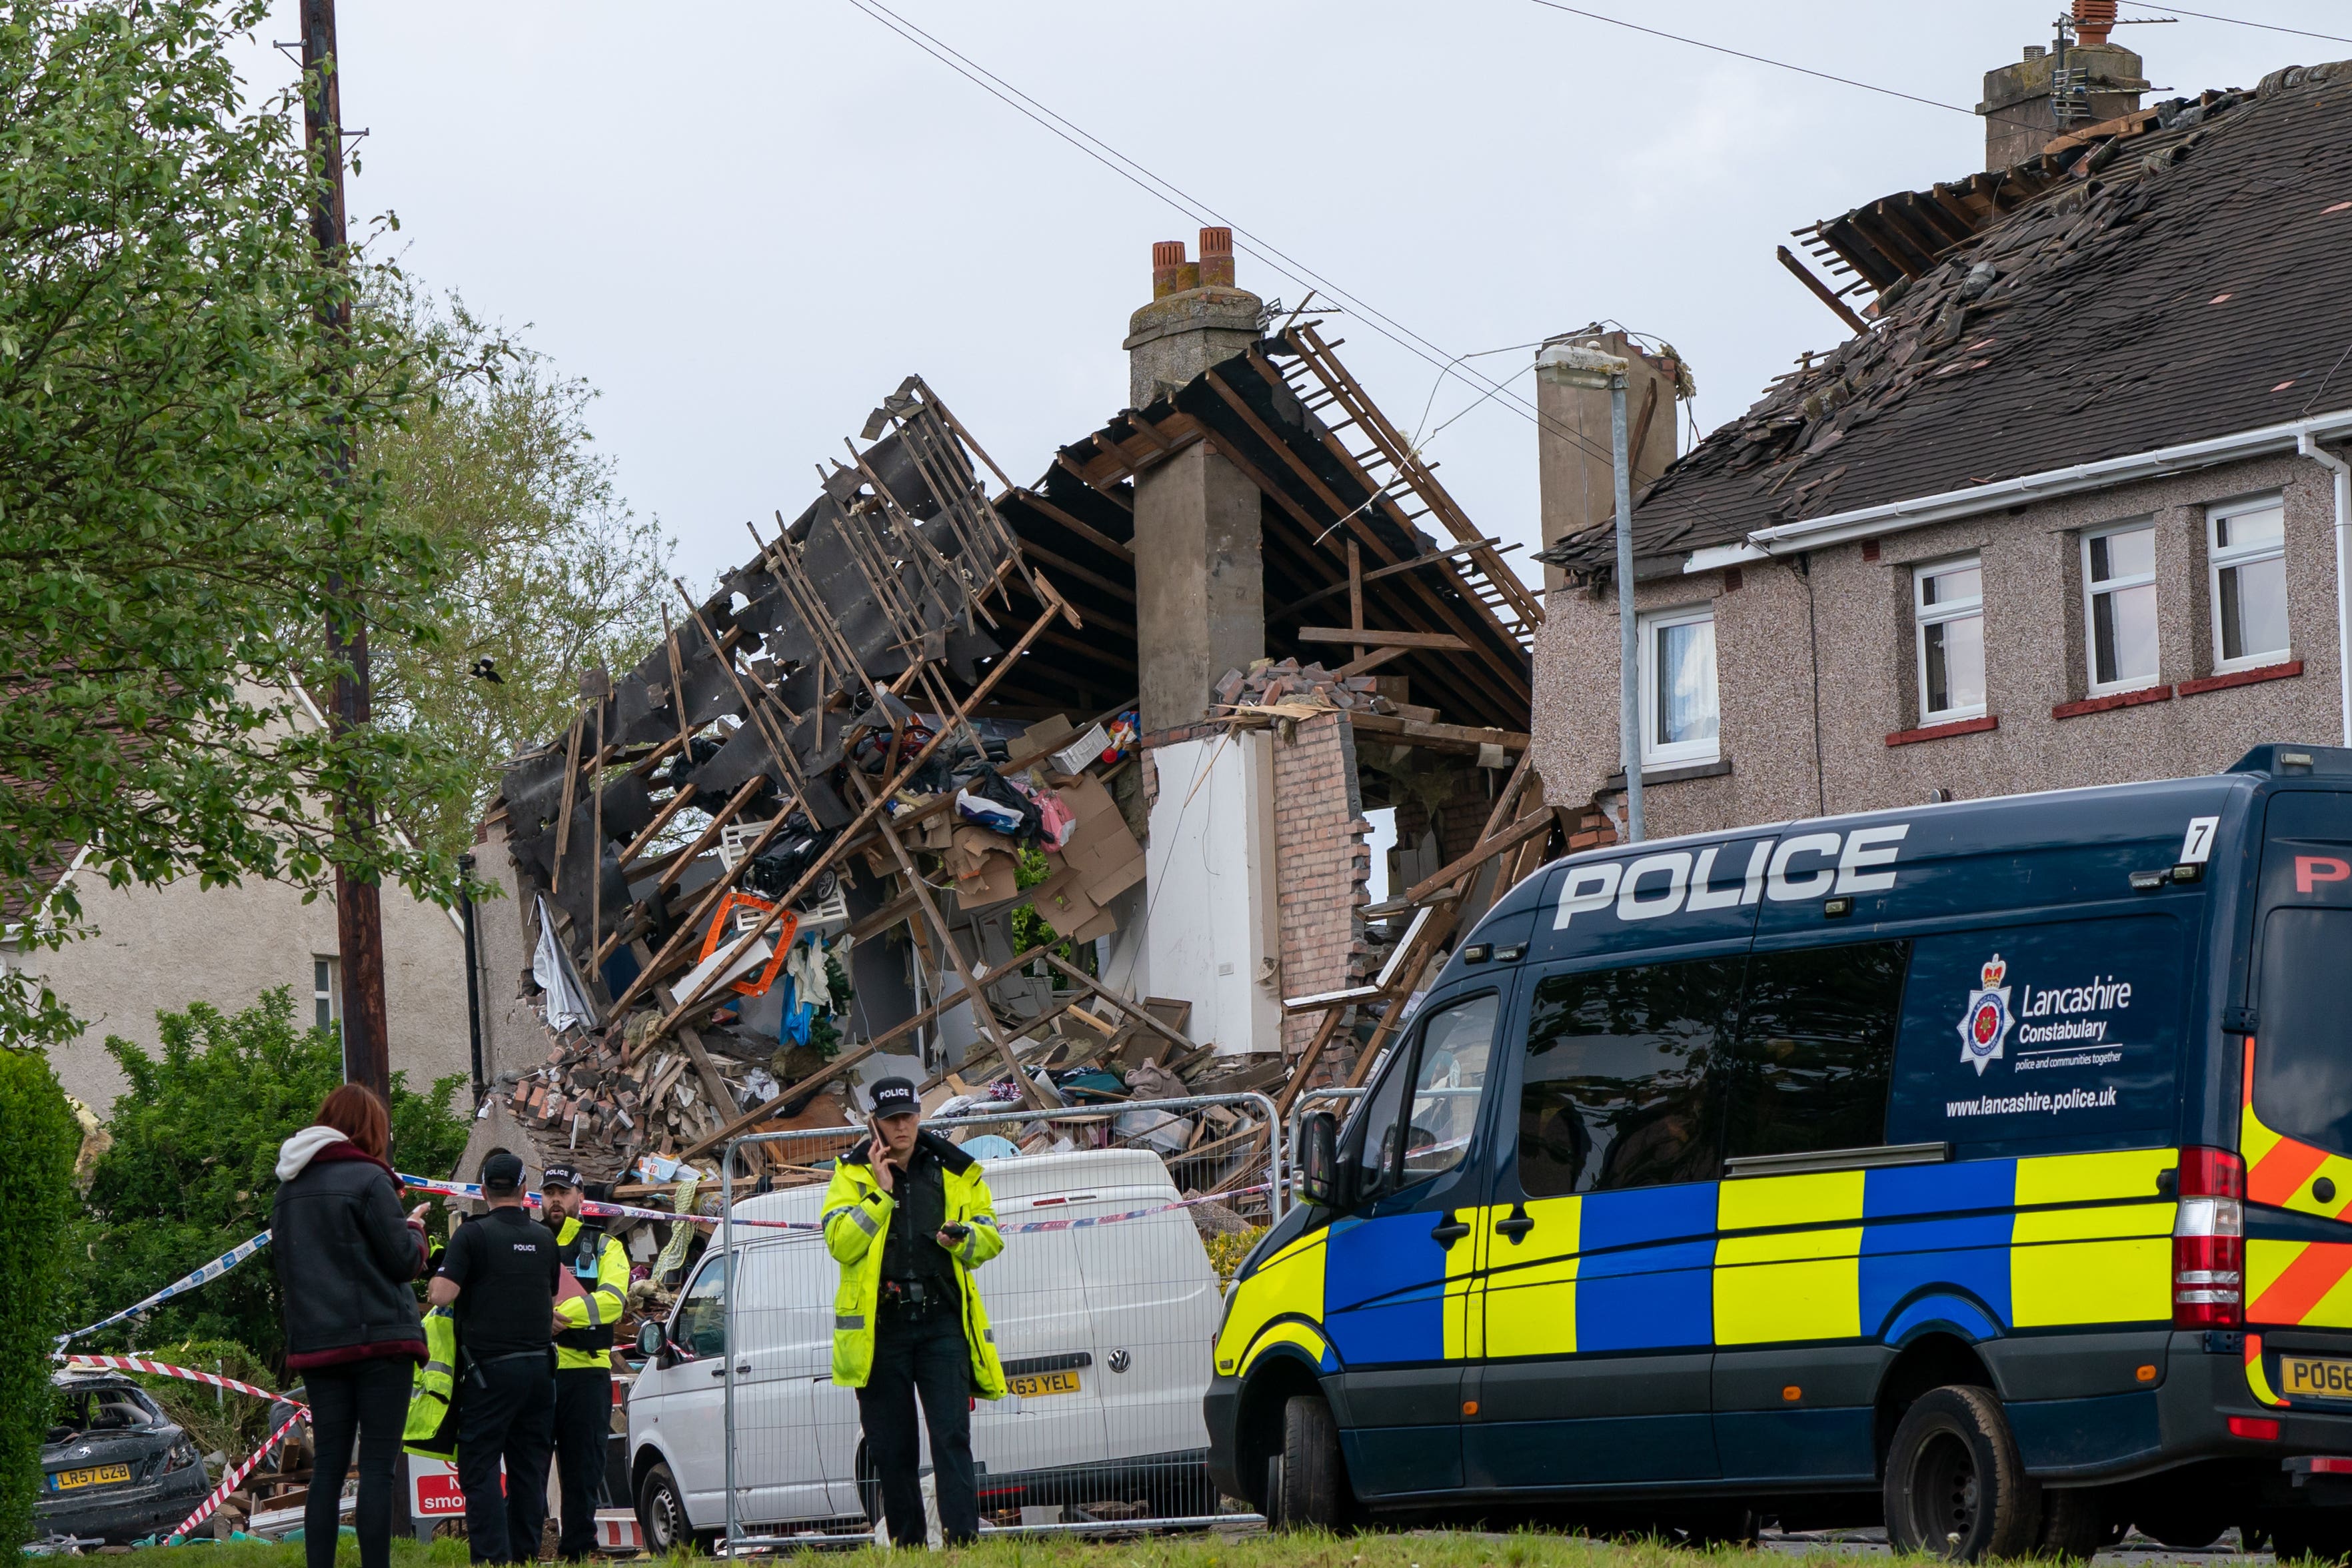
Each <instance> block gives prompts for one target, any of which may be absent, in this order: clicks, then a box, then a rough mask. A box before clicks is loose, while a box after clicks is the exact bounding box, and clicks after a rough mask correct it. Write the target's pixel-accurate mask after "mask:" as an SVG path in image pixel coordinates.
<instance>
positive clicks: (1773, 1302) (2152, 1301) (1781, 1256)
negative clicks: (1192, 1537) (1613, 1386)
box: [1217, 1148, 2179, 1374]
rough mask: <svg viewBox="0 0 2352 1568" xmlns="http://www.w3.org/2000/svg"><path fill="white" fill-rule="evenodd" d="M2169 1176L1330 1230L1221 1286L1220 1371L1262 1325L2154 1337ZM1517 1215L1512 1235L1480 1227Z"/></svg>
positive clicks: (1594, 1203)
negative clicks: (1459, 1235) (2072, 1330)
mask: <svg viewBox="0 0 2352 1568" xmlns="http://www.w3.org/2000/svg"><path fill="white" fill-rule="evenodd" d="M2178 1161H2179V1155H2178V1153H2177V1151H2175V1150H2172V1149H2169V1148H2162V1149H2131V1150H2122V1151H2116V1152H2110V1153H2101V1154H2087V1155H2048V1156H2040V1157H2027V1158H2020V1159H2001V1160H1979V1161H1969V1162H1965V1163H1962V1164H1958V1165H1939V1166H1893V1167H1888V1168H1885V1169H1880V1170H1869V1171H1838V1172H1826V1173H1817V1174H1806V1175H1798V1176H1761V1177H1746V1178H1741V1179H1738V1180H1732V1181H1724V1182H1714V1183H1695V1184H1692V1185H1689V1186H1667V1187H1650V1188H1641V1189H1635V1190H1633V1191H1627V1192H1606V1193H1588V1194H1584V1195H1582V1196H1580V1197H1551V1198H1538V1199H1536V1200H1533V1201H1531V1202H1529V1203H1527V1204H1526V1205H1524V1206H1521V1207H1513V1206H1493V1207H1484V1208H1477V1209H1463V1210H1457V1211H1456V1215H1457V1218H1460V1219H1462V1220H1464V1221H1465V1222H1467V1223H1468V1225H1469V1227H1470V1230H1469V1234H1468V1235H1467V1236H1465V1238H1463V1239H1461V1240H1459V1241H1457V1242H1456V1243H1455V1244H1454V1246H1453V1247H1452V1248H1450V1249H1445V1250H1444V1254H1443V1257H1442V1260H1441V1258H1440V1254H1439V1250H1438V1249H1437V1248H1436V1247H1435V1245H1434V1244H1433V1242H1431V1241H1430V1240H1429V1239H1428V1232H1429V1230H1430V1229H1431V1228H1432V1227H1433V1224H1434V1223H1435V1222H1436V1220H1437V1219H1438V1218H1440V1217H1438V1216H1435V1215H1433V1214H1428V1213H1420V1214H1412V1215H1401V1216H1395V1217H1392V1218H1383V1219H1379V1220H1370V1221H1366V1220H1360V1219H1352V1218H1344V1219H1341V1220H1339V1221H1337V1222H1335V1223H1334V1224H1333V1225H1331V1226H1330V1227H1328V1228H1326V1229H1324V1230H1321V1231H1318V1232H1317V1233H1316V1234H1315V1235H1314V1236H1312V1237H1308V1238H1305V1239H1301V1240H1300V1241H1297V1242H1294V1243H1292V1245H1291V1246H1290V1247H1289V1248H1286V1249H1285V1250H1284V1251H1283V1252H1282V1253H1280V1254H1277V1255H1276V1258H1274V1259H1271V1260H1268V1261H1267V1262H1266V1263H1265V1265H1264V1266H1262V1267H1261V1268H1260V1269H1259V1270H1258V1271H1257V1272H1256V1273H1255V1274H1254V1275H1253V1276H1252V1277H1251V1278H1250V1279H1248V1280H1246V1281H1243V1283H1242V1284H1240V1285H1239V1286H1237V1287H1236V1288H1235V1299H1234V1307H1233V1311H1232V1312H1231V1313H1230V1314H1229V1317H1228V1321H1227V1323H1226V1328H1225V1333H1223V1336H1221V1338H1220V1341H1219V1343H1218V1347H1217V1364H1218V1370H1219V1371H1220V1372H1221V1373H1226V1374H1233V1373H1236V1372H1239V1371H1243V1370H1245V1369H1246V1363H1247V1361H1248V1360H1251V1359H1254V1358H1255V1354H1257V1353H1256V1352H1255V1351H1253V1350H1252V1349H1251V1346H1252V1345H1253V1344H1254V1343H1255V1342H1257V1341H1259V1340H1260V1339H1261V1338H1262V1337H1264V1336H1265V1334H1266V1333H1268V1332H1269V1327H1270V1325H1272V1324H1273V1323H1274V1322H1276V1320H1277V1319H1287V1320H1290V1321H1291V1322H1295V1323H1301V1324H1303V1323H1310V1322H1311V1323H1318V1324H1320V1325H1321V1328H1322V1330H1323V1332H1324V1333H1326V1334H1328V1343H1326V1344H1325V1345H1324V1346H1322V1347H1321V1348H1320V1349H1319V1350H1312V1351H1310V1354H1313V1356H1314V1358H1315V1359H1317V1360H1318V1362H1321V1361H1324V1360H1326V1359H1327V1358H1330V1359H1331V1360H1332V1363H1333V1364H1334V1365H1349V1366H1362V1365H1379V1364H1394V1363H1409V1362H1429V1361H1438V1360H1454V1359H1466V1358H1490V1359H1509V1358H1512V1357H1521V1356H1558V1355H1572V1354H1579V1353H1598V1352H1606V1351H1625V1350H1675V1349H1699V1348H1705V1347H1706V1346H1709V1345H1725V1346H1733V1345H1738V1346H1747V1345H1764V1344H1788V1343H1805V1342H1818V1341H1824V1340H1844V1341H1857V1340H1859V1341H1886V1342H1896V1341H1900V1340H1902V1339H1904V1338H1906V1337H1907V1336H1908V1335H1909V1334H1910V1333H1914V1332H1916V1330H1917V1329H1919V1328H1921V1327H1924V1326H1927V1324H1930V1323H1937V1324H1941V1325H1945V1326H1948V1327H1951V1328H1955V1329H1958V1331H1959V1332H1961V1333H1964V1334H1966V1335H1968V1336H1969V1337H1970V1338H1975V1339H1983V1338H1989V1337H1991V1336H1993V1335H1996V1334H1999V1333H2004V1332H2006V1331H2008V1330H2010V1329H2012V1328H2049V1327H2063V1326H2073V1325H2083V1324H2095V1323H2097V1324H2104V1323H2134V1322H2165V1321H2168V1320H2169V1318H2170V1316H2171V1312H2172V1305H2171V1233H2172V1223H2173V1215H2174V1204H2173V1203H2172V1201H2171V1200H2170V1199H2168V1198H2167V1197H2162V1196H2160V1195H2159V1193H2158V1188H2157V1176H2158V1173H2160V1172H2162V1171H2166V1170H2168V1169H2171V1168H2173V1167H2174V1166H2176V1165H2177V1164H2178ZM1512 1218H1525V1219H1527V1220H1528V1221H1529V1222H1530V1223H1529V1224H1528V1226H1527V1227H1525V1228H1517V1227H1514V1228H1515V1229H1519V1230H1520V1234H1519V1235H1518V1236H1517V1239H1513V1238H1512V1237H1511V1236H1510V1235H1507V1234H1506V1233H1504V1232H1501V1231H1498V1230H1497V1229H1496V1224H1497V1222H1499V1221H1502V1220H1505V1219H1512ZM1441 1268H1442V1270H1443V1272H1442V1273H1441V1272H1440V1270H1441ZM1266 1343H1299V1344H1300V1347H1301V1348H1302V1349H1309V1347H1308V1346H1307V1345H1306V1344H1305V1343H1303V1342H1300V1341H1286V1340H1273V1339H1268V1340H1266ZM1328 1369H1329V1368H1328V1367H1327V1370H1328Z"/></svg>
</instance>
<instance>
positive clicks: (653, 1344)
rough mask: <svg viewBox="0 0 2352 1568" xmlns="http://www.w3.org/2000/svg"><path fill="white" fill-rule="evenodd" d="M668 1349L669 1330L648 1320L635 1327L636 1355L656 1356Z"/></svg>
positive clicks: (656, 1322)
mask: <svg viewBox="0 0 2352 1568" xmlns="http://www.w3.org/2000/svg"><path fill="white" fill-rule="evenodd" d="M668 1348H669V1330H668V1329H667V1327H665V1326H664V1325H663V1324H662V1323H661V1322H658V1321H656V1320H655V1319H652V1318H648V1319H646V1321H645V1322H641V1323H639V1324H638V1325H637V1354H639V1355H645V1356H657V1355H659V1354H661V1353H662V1352H663V1351H665V1350H667V1349H668Z"/></svg>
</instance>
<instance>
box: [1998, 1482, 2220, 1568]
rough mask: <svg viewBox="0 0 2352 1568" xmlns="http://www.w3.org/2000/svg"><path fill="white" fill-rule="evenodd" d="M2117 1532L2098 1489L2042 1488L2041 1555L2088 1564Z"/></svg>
mask: <svg viewBox="0 0 2352 1568" xmlns="http://www.w3.org/2000/svg"><path fill="white" fill-rule="evenodd" d="M2215 1533H2216V1534H2219V1533H2220V1531H2215ZM2115 1534H2116V1531H2113V1530H2112V1529H2110V1528H2109V1527H2108V1522H2107V1509H2106V1500H2105V1494H2104V1493H2102V1492H2100V1491H2099V1490H2097V1489H2096V1488H2093V1487H2068V1488H2065V1489H2063V1490H2051V1489H2049V1488H2043V1489H2042V1529H2041V1531H2040V1533H2039V1535H2038V1536H2037V1537H2036V1538H2035V1541H2034V1555H2036V1556H2037V1557H2052V1558H2056V1559H2058V1560H2059V1561H2061V1562H2066V1563H2087V1562H2089V1561H2090V1560H2091V1559H2092V1558H2093V1557H2094V1556H2095V1555H2097V1553H2098V1552H2099V1551H2100V1550H2101V1549H2102V1548H2104V1547H2106V1546H2109V1545H2111V1544H2113V1542H2112V1541H2111V1539H2110V1538H2111V1537H2112V1536H2114V1535H2115Z"/></svg>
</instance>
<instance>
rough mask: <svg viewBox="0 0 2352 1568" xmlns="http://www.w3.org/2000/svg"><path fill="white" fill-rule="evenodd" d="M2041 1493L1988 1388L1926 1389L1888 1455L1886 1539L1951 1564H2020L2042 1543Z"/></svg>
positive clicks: (1899, 1428) (1900, 1427) (1907, 1414)
mask: <svg viewBox="0 0 2352 1568" xmlns="http://www.w3.org/2000/svg"><path fill="white" fill-rule="evenodd" d="M2040 1504H2041V1496H2040V1489H2039V1488H2038V1487H2036V1486H2035V1485H2034V1484H2033V1481H2032V1478H2031V1477H2029V1476H2027V1475H2026V1473H2025V1465H2024V1463H2023V1461H2021V1459H2020V1458H2018V1454H2017V1439H2016V1438H2015V1437H2012V1436H2011V1433H2010V1429H2009V1420H2008V1418H2007V1417H2006V1416H2003V1415H2002V1414H2001V1409H2000V1399H1998V1398H1997V1397H1995V1396H1994V1395H1993V1393H1992V1391H1991V1390H1990V1389H1985V1388H1973V1387H1968V1386H1964V1385H1948V1386H1946V1387H1943V1388H1931V1389H1929V1390H1928V1391H1927V1393H1925V1394H1923V1395H1921V1396H1919V1397H1918V1399H1917V1400H1916V1401H1915V1402H1914V1403H1913V1405H1912V1406H1911V1408H1910V1409H1909V1410H1907V1411H1906V1412H1904V1416H1903V1419H1902V1421H1901V1423H1900V1424H1898V1425H1897V1426H1896V1427H1895V1439H1894V1441H1893V1442H1892V1443H1890V1444H1889V1445H1888V1446H1887V1450H1886V1538H1887V1541H1888V1542H1889V1544H1891V1545H1892V1546H1893V1547H1894V1548H1895V1551H1897V1552H1927V1553H1929V1554H1930V1555H1933V1556H1937V1557H1948V1558H1950V1559H1952V1560H1953V1561H1955V1562H1960V1563H1976V1562H1980V1561H1982V1560H1983V1559H1985V1558H1988V1557H2022V1556H2024V1555H2025V1554H2026V1553H2028V1552H2032V1551H2033V1550H2034V1548H2035V1547H2036V1546H2037V1545H2038V1544H2039V1543H2040V1542H2039V1537H2040V1535H2041V1524H2042V1509H2041V1506H2040Z"/></svg>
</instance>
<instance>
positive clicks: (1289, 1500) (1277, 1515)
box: [1266, 1394, 1356, 1530]
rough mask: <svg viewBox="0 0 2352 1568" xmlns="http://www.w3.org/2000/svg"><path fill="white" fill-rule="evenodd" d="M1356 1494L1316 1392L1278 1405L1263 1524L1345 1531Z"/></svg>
mask: <svg viewBox="0 0 2352 1568" xmlns="http://www.w3.org/2000/svg"><path fill="white" fill-rule="evenodd" d="M1355 1514H1356V1494H1355V1492H1354V1490H1352V1489H1351V1488H1350V1487H1349V1485H1348V1467H1347V1463H1346V1461H1345V1460H1344V1459H1342V1458H1340V1456H1339V1425H1338V1423H1336V1422H1334V1421H1333V1420H1332V1419H1331V1406H1328V1405H1327V1404H1326V1403H1324V1400H1323V1396H1321V1395H1319V1394H1294V1395H1292V1396H1290V1398H1289V1400H1288V1401H1287V1402H1286V1403H1285V1404H1284V1406H1283V1407H1282V1448H1281V1449H1280V1451H1279V1452H1277V1453H1276V1454H1275V1456H1274V1457H1273V1458H1272V1460H1271V1461H1270V1462H1269V1463H1268V1464H1267V1466H1266V1523H1267V1524H1269V1525H1271V1526H1272V1527H1273V1528H1275V1529H1276V1530H1345V1529H1347V1528H1348V1526H1349V1525H1350V1524H1351V1523H1353V1522H1354V1521H1355Z"/></svg>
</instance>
